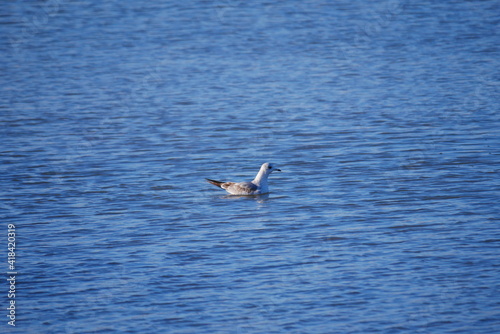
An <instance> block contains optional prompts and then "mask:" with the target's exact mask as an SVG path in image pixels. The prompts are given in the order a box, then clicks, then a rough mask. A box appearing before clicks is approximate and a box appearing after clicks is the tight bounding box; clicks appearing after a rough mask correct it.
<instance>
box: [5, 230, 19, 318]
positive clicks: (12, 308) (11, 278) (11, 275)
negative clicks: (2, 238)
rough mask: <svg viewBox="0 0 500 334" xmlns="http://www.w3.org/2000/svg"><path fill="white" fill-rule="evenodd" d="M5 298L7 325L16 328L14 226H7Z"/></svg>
mask: <svg viewBox="0 0 500 334" xmlns="http://www.w3.org/2000/svg"><path fill="white" fill-rule="evenodd" d="M7 250H8V253H7V264H8V266H7V268H8V270H7V282H8V283H7V286H8V293H7V297H8V300H9V303H8V307H7V319H8V321H7V324H8V325H10V326H16V275H17V271H16V226H15V225H14V224H9V225H7Z"/></svg>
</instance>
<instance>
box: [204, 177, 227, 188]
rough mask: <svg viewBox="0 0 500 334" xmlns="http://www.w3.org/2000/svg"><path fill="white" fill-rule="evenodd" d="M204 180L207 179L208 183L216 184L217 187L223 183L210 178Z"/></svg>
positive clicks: (220, 186)
mask: <svg viewBox="0 0 500 334" xmlns="http://www.w3.org/2000/svg"><path fill="white" fill-rule="evenodd" d="M205 180H207V181H208V182H209V183H211V184H213V185H214V186H217V187H219V188H222V184H223V183H224V182H220V181H215V180H210V179H205Z"/></svg>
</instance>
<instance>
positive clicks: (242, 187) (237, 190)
mask: <svg viewBox="0 0 500 334" xmlns="http://www.w3.org/2000/svg"><path fill="white" fill-rule="evenodd" d="M221 188H223V189H226V191H227V192H229V193H231V194H233V195H249V194H253V193H254V192H255V191H257V190H258V189H259V188H258V187H257V186H256V185H255V184H253V183H252V182H239V183H235V182H226V183H223V184H222V185H221Z"/></svg>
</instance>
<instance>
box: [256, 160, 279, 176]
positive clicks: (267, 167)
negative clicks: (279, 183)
mask: <svg viewBox="0 0 500 334" xmlns="http://www.w3.org/2000/svg"><path fill="white" fill-rule="evenodd" d="M260 171H261V172H263V173H264V174H267V175H269V174H271V173H272V172H281V169H278V168H276V166H274V164H272V163H270V162H266V163H264V164H262V166H261V167H260Z"/></svg>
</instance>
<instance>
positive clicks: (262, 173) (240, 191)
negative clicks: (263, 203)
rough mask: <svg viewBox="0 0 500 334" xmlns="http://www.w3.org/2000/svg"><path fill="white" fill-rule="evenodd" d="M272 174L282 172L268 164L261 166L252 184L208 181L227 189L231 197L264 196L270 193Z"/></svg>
mask: <svg viewBox="0 0 500 334" xmlns="http://www.w3.org/2000/svg"><path fill="white" fill-rule="evenodd" d="M272 172H281V169H278V168H276V167H275V166H274V164H272V163H269V162H266V163H263V164H262V166H260V170H259V172H258V173H257V176H255V179H253V181H252V182H221V181H215V180H211V179H206V180H207V181H208V182H209V183H211V184H213V185H215V186H217V187H219V188H222V189H225V190H226V191H227V192H228V193H230V194H231V195H262V194H267V193H268V192H269V187H268V185H267V178H268V177H269V175H270V174H271V173H272Z"/></svg>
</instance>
